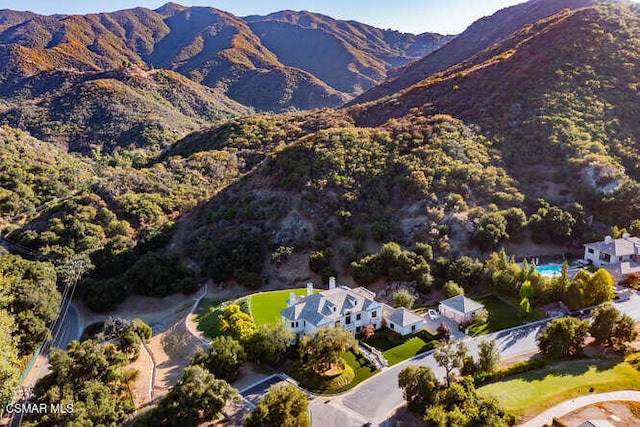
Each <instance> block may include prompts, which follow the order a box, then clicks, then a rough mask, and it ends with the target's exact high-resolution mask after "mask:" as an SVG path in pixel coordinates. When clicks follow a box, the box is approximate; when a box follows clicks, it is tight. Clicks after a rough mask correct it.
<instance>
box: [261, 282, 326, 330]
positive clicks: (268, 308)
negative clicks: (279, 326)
mask: <svg viewBox="0 0 640 427" xmlns="http://www.w3.org/2000/svg"><path fill="white" fill-rule="evenodd" d="M290 292H295V294H296V295H297V296H303V295H306V294H307V289H306V288H298V289H284V290H282V291H272V292H261V293H259V294H253V295H251V296H250V297H249V298H250V306H251V315H252V316H253V322H254V323H255V324H256V326H260V325H262V324H265V323H273V322H274V321H276V320H280V319H281V318H282V317H281V316H280V310H282V309H284V308H287V300H288V299H289V293H290ZM314 292H315V293H317V292H320V290H314Z"/></svg>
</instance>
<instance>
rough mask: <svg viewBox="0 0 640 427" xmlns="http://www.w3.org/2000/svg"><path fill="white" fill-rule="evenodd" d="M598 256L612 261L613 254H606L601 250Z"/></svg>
mask: <svg viewBox="0 0 640 427" xmlns="http://www.w3.org/2000/svg"><path fill="white" fill-rule="evenodd" d="M598 258H600V260H601V261H604V262H611V255H609V254H605V253H604V252H600V256H599V257H598Z"/></svg>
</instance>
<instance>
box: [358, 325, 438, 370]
mask: <svg viewBox="0 0 640 427" xmlns="http://www.w3.org/2000/svg"><path fill="white" fill-rule="evenodd" d="M434 339H435V337H434V336H432V335H431V334H429V332H427V331H426V330H423V331H419V332H416V333H414V334H411V335H407V336H404V337H403V336H401V335H398V334H395V333H393V332H391V331H390V330H388V329H381V330H378V331H376V333H375V334H374V335H373V337H371V338H369V339H368V340H364V342H365V343H366V344H368V345H370V346H371V347H375V348H377V349H378V350H380V351H382V355H383V356H384V357H385V359H387V362H389V366H392V365H395V364H396V363H399V362H402V361H403V360H406V359H409V358H410V357H413V356H415V355H416V354H420V353H423V352H425V351H428V350H431V347H432V346H431V344H430V343H431V341H433V340H434Z"/></svg>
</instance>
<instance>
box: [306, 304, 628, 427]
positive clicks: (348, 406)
mask: <svg viewBox="0 0 640 427" xmlns="http://www.w3.org/2000/svg"><path fill="white" fill-rule="evenodd" d="M616 306H617V307H618V309H619V310H621V311H622V312H624V313H626V314H628V315H630V316H631V317H633V319H634V320H636V321H638V320H640V295H638V294H637V293H634V294H633V295H632V296H631V298H630V299H629V300H628V301H624V302H621V303H616ZM546 322H547V321H543V322H539V323H537V324H532V325H524V326H521V327H518V328H514V329H511V330H506V331H500V332H495V333H493V334H489V335H485V336H483V337H479V338H474V339H470V340H468V341H466V344H467V346H468V347H469V352H470V353H471V354H473V355H476V354H477V349H478V344H480V343H481V342H482V341H485V340H492V339H495V340H496V343H497V345H498V348H499V349H500V354H501V357H502V359H510V358H512V357H516V356H521V355H524V354H530V353H533V352H536V351H537V349H538V347H537V343H536V336H537V335H538V333H539V332H540V331H541V330H542V328H543V327H544V325H545V324H546ZM409 365H420V366H427V367H430V368H432V369H433V371H434V373H435V374H436V376H438V377H440V378H444V370H443V369H442V368H440V367H439V366H437V364H436V362H435V360H434V359H433V356H432V355H431V353H425V354H422V355H419V356H416V357H414V358H412V359H409V360H406V361H404V362H402V363H399V364H397V365H395V366H392V367H391V368H388V369H385V370H384V371H382V372H380V373H379V374H377V375H374V376H373V377H371V378H370V379H369V380H367V381H365V382H363V383H361V384H360V385H358V386H357V387H356V388H354V389H353V390H351V391H350V392H348V393H346V394H344V395H342V396H339V397H335V398H332V399H331V404H325V403H323V402H320V401H316V402H313V403H312V404H311V415H312V424H313V425H316V426H323V425H327V423H333V421H332V420H334V419H335V420H339V419H340V417H341V416H344V413H345V412H350V413H355V414H357V415H359V416H362V418H363V419H365V420H367V421H369V422H372V423H375V424H381V423H384V422H385V421H386V420H387V418H388V417H389V414H390V413H391V412H392V411H393V410H394V409H395V408H397V407H398V406H400V405H402V404H403V403H404V399H403V398H402V391H401V390H400V388H399V387H398V383H397V378H398V373H399V372H400V371H401V370H402V369H403V368H404V367H406V366H409ZM319 405H326V406H324V407H322V408H320V407H319ZM336 425H337V424H336Z"/></svg>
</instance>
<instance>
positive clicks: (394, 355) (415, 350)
mask: <svg viewBox="0 0 640 427" xmlns="http://www.w3.org/2000/svg"><path fill="white" fill-rule="evenodd" d="M427 350H431V346H430V345H429V342H425V341H423V340H422V338H419V337H413V338H410V339H408V340H407V341H405V342H404V343H403V344H400V345H399V346H396V347H393V348H390V349H389V350H386V351H383V352H382V355H383V356H384V358H385V359H387V362H389V366H393V365H395V364H396V363H400V362H402V361H403V360H407V359H409V358H410V357H413V356H415V355H416V354H419V353H423V352H425V351H427Z"/></svg>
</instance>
